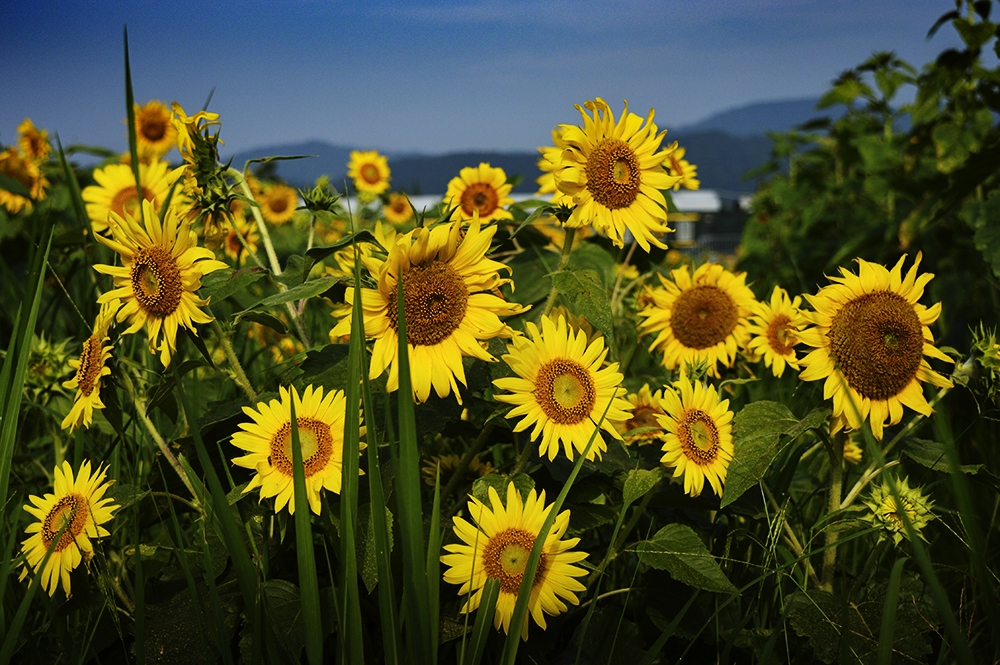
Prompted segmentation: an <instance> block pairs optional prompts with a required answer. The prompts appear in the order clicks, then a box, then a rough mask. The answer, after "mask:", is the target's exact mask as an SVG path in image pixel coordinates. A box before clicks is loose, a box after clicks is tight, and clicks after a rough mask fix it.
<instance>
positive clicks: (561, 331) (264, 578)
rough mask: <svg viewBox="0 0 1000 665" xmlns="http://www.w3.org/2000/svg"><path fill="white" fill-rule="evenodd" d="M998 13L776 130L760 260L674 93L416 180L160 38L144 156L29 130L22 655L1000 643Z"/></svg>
mask: <svg viewBox="0 0 1000 665" xmlns="http://www.w3.org/2000/svg"><path fill="white" fill-rule="evenodd" d="M990 8H991V4H990V3H988V2H976V3H969V4H968V6H965V5H962V6H961V8H960V9H959V10H956V11H955V12H949V13H948V14H946V15H944V16H942V18H941V20H940V21H939V22H938V23H937V24H936V25H935V26H933V28H932V32H933V31H936V30H942V29H953V30H956V31H957V33H958V34H959V35H960V37H961V39H962V41H963V43H964V45H965V46H964V48H962V49H951V50H948V51H945V52H943V53H942V54H941V55H940V57H938V58H937V59H936V60H935V61H934V62H932V63H928V64H926V65H924V66H923V67H922V68H920V69H917V68H915V67H913V66H912V65H910V64H908V63H906V62H903V61H901V60H899V59H898V58H896V57H895V56H894V55H893V54H891V53H876V54H873V55H872V57H871V58H870V59H869V60H867V61H865V62H864V63H861V64H860V65H858V66H857V67H856V68H855V69H853V70H851V71H848V72H845V73H844V74H843V75H842V76H841V77H840V78H838V79H837V80H836V81H835V82H834V84H833V87H832V88H831V89H830V90H829V92H828V93H827V94H826V95H825V96H824V97H823V100H822V102H821V107H822V108H831V109H833V108H836V109H839V110H840V111H841V112H840V113H839V114H838V115H837V116H836V119H824V120H819V121H816V122H814V123H810V124H808V125H806V126H803V127H801V128H800V129H798V130H796V131H793V132H790V133H786V134H780V135H779V134H775V135H773V136H772V138H773V140H774V152H773V160H772V161H771V163H769V164H766V165H763V166H762V168H761V170H760V172H761V173H766V174H767V177H766V178H765V179H764V180H763V182H762V184H761V185H760V186H759V187H758V189H757V192H756V193H755V194H754V196H753V199H752V201H751V202H750V216H749V219H748V221H747V223H746V226H745V228H744V231H743V235H742V241H741V244H740V246H739V249H738V251H737V253H736V254H735V255H720V254H716V253H710V252H700V251H698V249H697V246H695V247H682V246H675V244H674V241H673V239H672V238H673V235H674V234H673V232H674V230H675V226H676V222H678V221H679V220H681V219H686V218H685V217H684V216H683V215H682V214H680V213H679V211H678V210H677V208H676V206H675V205H674V202H673V199H672V197H671V195H672V194H673V193H674V192H676V191H678V190H680V189H681V188H686V189H697V188H698V187H699V181H698V177H697V167H696V165H695V163H692V162H696V161H697V155H693V154H691V155H688V154H685V149H684V147H683V146H679V145H678V144H677V143H676V142H673V141H671V140H670V139H669V138H668V135H667V132H666V131H665V130H663V129H661V127H660V126H659V125H658V124H657V120H656V118H654V111H653V110H647V107H642V108H643V111H644V112H645V116H641V115H637V114H635V113H633V112H632V111H630V110H629V107H628V105H627V103H626V105H625V106H624V107H617V106H615V105H614V104H609V103H608V102H606V101H605V100H604V99H601V98H600V97H595V98H594V99H592V100H586V101H585V100H581V104H580V105H578V106H577V107H576V109H577V112H576V113H573V112H572V111H570V110H569V109H568V113H567V114H566V116H565V117H562V118H554V119H553V125H554V126H555V129H554V131H553V133H552V143H553V145H552V146H548V147H543V148H539V152H540V158H539V167H540V169H541V171H542V172H543V173H544V175H543V177H542V178H540V179H539V180H538V186H539V189H538V193H537V195H536V196H535V197H534V198H531V199H529V200H526V201H517V202H515V201H514V198H513V197H512V196H511V190H512V187H513V185H514V184H515V183H516V182H517V180H518V176H517V175H516V174H507V173H505V172H504V171H503V170H502V169H500V168H494V167H492V166H491V165H490V164H486V163H482V164H478V165H476V164H469V165H468V166H467V168H463V169H461V171H460V172H459V173H457V174H455V177H454V179H453V180H452V181H451V183H450V184H449V186H448V189H447V192H445V193H444V196H443V199H442V200H441V201H440V203H438V204H437V205H435V206H433V207H430V208H426V209H423V210H416V209H415V208H414V206H413V205H412V202H411V200H410V199H409V198H408V197H407V196H406V195H405V194H404V193H402V192H399V191H395V190H393V188H392V184H391V179H392V168H391V167H392V164H391V163H390V161H388V160H387V159H386V158H385V157H384V156H382V155H380V154H379V153H378V152H375V151H356V152H354V153H353V154H352V155H351V160H350V163H349V164H348V165H347V166H348V177H349V179H350V181H349V182H348V183H347V187H346V190H347V191H345V192H340V191H338V190H337V189H336V188H335V187H333V186H331V184H330V182H328V180H327V179H326V178H322V177H321V178H319V179H318V180H317V181H316V183H315V186H313V187H311V188H308V189H304V190H296V189H295V188H292V187H290V186H288V185H287V184H285V183H283V182H281V181H279V180H277V179H276V178H274V177H273V174H274V172H275V170H274V168H273V167H274V164H275V162H276V161H277V160H283V159H300V158H304V157H301V156H293V155H289V156H264V155H262V156H261V159H258V160H253V161H251V162H249V163H247V164H245V165H236V166H234V165H232V164H231V163H224V162H223V161H222V160H221V159H220V152H219V150H220V144H221V142H222V140H223V139H224V133H225V119H224V118H220V117H219V115H218V114H215V113H213V112H211V111H209V110H208V109H207V108H206V109H204V110H200V111H197V112H194V113H193V114H191V113H190V109H188V110H185V109H184V108H182V107H181V106H180V105H179V104H177V103H176V102H174V103H173V104H170V105H168V104H166V103H163V102H160V101H156V100H153V101H149V102H147V103H145V104H140V103H137V100H136V95H135V93H134V91H133V89H132V84H131V75H130V71H129V60H128V41H127V36H126V40H125V73H126V75H125V82H124V85H125V90H126V109H125V110H124V112H125V113H124V114H125V115H127V120H126V124H127V127H128V131H129V141H128V153H126V154H119V153H117V152H114V151H110V150H97V149H94V148H84V147H79V146H62V145H61V144H60V142H59V141H58V138H57V136H56V135H55V133H54V129H55V128H45V129H43V128H37V127H35V125H34V124H33V123H32V121H31V120H30V119H26V120H25V121H24V123H23V124H22V125H21V126H20V127H18V134H17V137H16V140H15V141H14V142H12V143H9V144H6V145H3V144H0V270H2V277H0V298H2V301H0V302H2V306H0V347H2V348H3V349H5V351H4V352H3V356H2V360H0V362H2V367H0V496H2V497H3V498H4V500H3V503H2V504H0V547H2V548H3V549H2V556H0V567H2V572H0V664H5V663H9V662H18V663H133V662H134V663H184V664H188V663H225V664H230V663H285V662H287V663H299V662H307V663H311V664H317V663H326V662H330V663H352V664H354V663H358V664H360V663H375V664H381V663H396V664H402V663H428V664H430V663H461V664H463V665H465V664H476V663H490V664H501V663H502V664H505V665H512V664H514V663H538V664H553V665H556V664H567V663H580V664H583V663H586V664H596V663H602V664H603V663H630V664H632V665H652V664H654V663H675V662H691V663H702V662H715V663H815V662H824V663H834V662H838V663H839V662H843V663H854V662H861V663H880V664H883V663H995V662H1000V577H998V571H1000V561H998V555H1000V543H998V539H1000V534H998V533H997V531H998V528H1000V446H998V443H1000V425H998V423H1000V343H998V338H997V335H998V333H997V325H998V323H1000V321H998V319H1000V281H998V280H1000V177H998V172H1000V169H998V165H1000V126H998V123H997V118H998V117H1000V116H998V114H1000V68H997V67H994V68H990V67H989V66H988V65H987V64H985V63H986V62H987V61H991V62H992V61H995V57H993V56H994V55H1000V45H998V41H997V35H998V34H1000V25H998V24H996V23H994V22H991V21H990ZM987 56H989V57H987ZM143 92H146V91H143ZM151 92H152V93H153V94H155V91H151ZM635 96H636V97H641V96H642V91H637V94H636V95H635ZM900 100H906V101H900ZM910 100H912V101H910ZM632 101H633V102H634V103H636V102H637V103H638V105H639V106H640V107H641V106H642V103H641V100H637V99H633V100H632ZM108 122H109V123H117V122H119V118H109V119H108ZM50 131H52V132H53V133H52V134H51V135H50V133H49V132H50ZM83 153H91V154H97V155H98V157H100V158H101V160H102V161H100V162H99V163H98V164H96V165H94V166H88V167H82V166H80V165H79V164H78V163H77V160H76V157H77V156H79V155H81V154H83ZM688 159H691V160H692V162H689V161H688Z"/></svg>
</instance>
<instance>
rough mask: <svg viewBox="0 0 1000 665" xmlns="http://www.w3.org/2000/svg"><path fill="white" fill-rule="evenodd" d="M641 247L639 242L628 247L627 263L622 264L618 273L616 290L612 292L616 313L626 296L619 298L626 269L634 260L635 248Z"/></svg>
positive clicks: (612, 302) (612, 301)
mask: <svg viewBox="0 0 1000 665" xmlns="http://www.w3.org/2000/svg"><path fill="white" fill-rule="evenodd" d="M638 245H639V243H637V242H633V243H632V244H631V245H629V247H628V254H626V255H625V261H624V262H623V263H622V264H621V269H620V270H619V271H618V278H617V279H615V288H614V289H612V290H611V311H612V312H615V311H617V309H618V305H620V304H621V299H622V298H624V297H625V294H624V293H623V294H621V295H620V296H619V293H618V291H619V289H620V288H621V285H622V279H623V278H624V277H625V268H627V267H628V263H629V261H631V260H632V254H633V253H634V252H635V248H636V247H637V246H638Z"/></svg>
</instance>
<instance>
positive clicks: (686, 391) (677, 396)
mask: <svg viewBox="0 0 1000 665" xmlns="http://www.w3.org/2000/svg"><path fill="white" fill-rule="evenodd" d="M674 387H675V389H676V390H668V391H666V393H665V394H664V397H663V403H664V406H666V410H667V413H666V415H660V414H656V415H655V416H654V417H655V418H656V420H657V422H658V423H659V424H660V426H661V427H662V428H663V429H664V430H666V436H665V437H664V438H665V442H664V444H663V452H664V455H663V457H661V458H660V461H661V462H663V464H665V465H666V466H669V467H673V468H674V477H675V478H677V477H679V476H684V492H685V493H687V494H689V495H691V496H698V495H699V494H701V491H702V489H703V488H704V486H705V481H706V480H707V481H708V484H709V485H711V487H712V491H714V492H715V494H716V496H720V497H721V496H722V488H723V485H724V484H725V482H726V472H727V471H728V469H729V462H730V461H731V460H732V459H733V450H734V448H733V424H732V423H733V412H732V411H730V410H729V400H721V401H720V400H719V394H718V393H717V392H716V391H715V387H714V386H708V387H706V386H705V385H703V384H702V383H701V382H695V383H694V385H692V383H691V382H690V381H688V379H687V377H684V376H682V377H681V378H680V380H679V381H677V382H676V383H675V384H674Z"/></svg>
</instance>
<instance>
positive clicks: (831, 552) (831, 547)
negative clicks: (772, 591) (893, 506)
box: [821, 430, 846, 593]
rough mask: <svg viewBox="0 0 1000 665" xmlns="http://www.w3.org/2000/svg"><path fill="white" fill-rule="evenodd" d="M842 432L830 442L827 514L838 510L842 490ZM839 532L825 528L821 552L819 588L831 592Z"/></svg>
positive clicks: (834, 528) (832, 528) (828, 527)
mask: <svg viewBox="0 0 1000 665" xmlns="http://www.w3.org/2000/svg"><path fill="white" fill-rule="evenodd" d="M845 437H846V435H845V434H844V432H843V430H841V431H840V432H837V433H836V434H835V435H834V436H833V438H832V441H831V442H830V449H829V452H830V491H829V496H828V497H827V499H828V500H827V514H828V515H832V514H833V513H834V512H836V511H838V510H840V497H841V493H842V492H843V489H844V438H845ZM839 536H840V530H839V529H838V528H837V527H836V526H829V525H828V526H827V527H826V550H825V551H824V552H823V582H822V585H821V588H822V589H823V590H825V591H829V592H831V593H832V592H833V577H834V573H835V571H836V565H837V538H838V537H839Z"/></svg>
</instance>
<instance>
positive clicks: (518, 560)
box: [441, 483, 587, 640]
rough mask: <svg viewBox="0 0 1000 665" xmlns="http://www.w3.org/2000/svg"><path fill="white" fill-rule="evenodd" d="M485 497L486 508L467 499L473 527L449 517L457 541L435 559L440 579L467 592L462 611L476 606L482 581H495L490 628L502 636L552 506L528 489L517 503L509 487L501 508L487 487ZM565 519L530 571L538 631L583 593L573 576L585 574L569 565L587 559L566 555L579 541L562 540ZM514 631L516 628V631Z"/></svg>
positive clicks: (560, 519)
mask: <svg viewBox="0 0 1000 665" xmlns="http://www.w3.org/2000/svg"><path fill="white" fill-rule="evenodd" d="M489 499H490V506H489V507H488V506H486V505H485V504H484V503H482V502H481V501H479V500H477V499H476V498H474V497H471V500H470V501H469V508H468V514H469V515H470V516H471V517H472V519H473V520H475V522H476V524H475V525H472V524H470V523H469V522H467V521H466V520H465V519H463V518H461V517H457V516H456V517H453V518H452V520H453V521H454V523H455V534H456V535H457V536H458V537H459V538H460V539H461V540H462V543H456V544H453V545H445V546H444V549H445V551H446V552H448V554H444V555H442V556H441V563H443V564H444V565H446V566H448V570H446V571H445V572H444V575H443V577H444V581H445V582H448V583H449V584H461V585H462V587H461V588H460V589H459V590H458V593H459V594H460V595H466V594H469V593H470V592H471V593H472V595H471V596H470V597H469V599H468V601H466V603H465V605H464V606H463V607H462V612H463V613H467V612H472V611H473V610H475V609H476V608H478V607H479V603H480V602H481V601H482V596H483V587H484V586H485V585H486V580H487V579H498V580H500V596H499V597H498V598H497V606H496V612H495V613H494V615H493V625H494V626H495V627H496V628H497V629H498V630H499V629H500V626H503V630H504V632H505V633H508V634H509V633H510V620H511V618H512V617H513V615H514V605H515V604H516V603H517V592H518V589H520V587H521V580H522V578H523V577H524V569H525V567H526V565H527V563H528V557H529V556H530V554H531V549H532V548H533V547H534V546H535V540H537V538H538V536H539V534H540V532H541V530H542V526H543V525H544V523H545V519H546V518H547V517H548V514H549V511H550V510H552V505H549V506H546V505H545V491H544V490H542V493H541V494H540V495H537V496H536V494H535V490H534V489H532V490H531V491H530V492H529V493H528V497H527V499H526V500H524V501H523V503H522V500H521V495H520V494H519V493H518V491H517V489H516V488H515V487H514V483H510V484H508V485H507V503H506V506H504V504H503V503H501V502H500V495H499V494H497V491H496V489H494V488H493V487H492V486H491V487H490V488H489ZM569 516H570V513H569V511H568V510H564V511H563V512H561V513H559V515H558V516H557V517H556V519H555V523H554V524H553V525H552V528H551V530H550V531H549V533H548V535H547V536H546V537H545V545H544V546H543V547H544V549H543V550H542V555H541V557H540V558H539V560H538V568H537V569H536V570H535V579H534V582H533V584H532V587H531V597H530V599H529V601H528V612H529V613H530V614H531V616H532V617H534V619H535V623H537V624H538V625H539V626H541V628H542V630H544V629H545V627H546V626H545V615H546V614H550V615H553V616H555V615H557V614H560V613H562V612H565V611H566V610H567V609H568V608H567V606H566V603H567V602H568V603H570V604H572V605H577V604H579V602H580V601H579V599H578V598H577V597H576V594H577V593H579V592H581V591H584V590H585V589H586V587H584V586H583V584H581V583H580V582H579V581H578V580H577V579H576V578H577V577H583V576H585V575H586V574H587V571H586V570H585V569H584V568H581V567H580V566H574V565H573V564H575V563H578V562H580V561H582V560H583V559H585V558H587V553H586V552H574V551H572V548H573V547H575V546H576V544H577V543H579V542H580V539H579V538H569V539H567V540H562V537H563V535H564V534H565V533H566V529H567V528H568V527H569ZM514 629H515V630H517V627H516V626H515V627H514ZM521 639H522V640H526V639H528V617H527V615H525V617H524V624H523V625H522V626H521Z"/></svg>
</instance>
